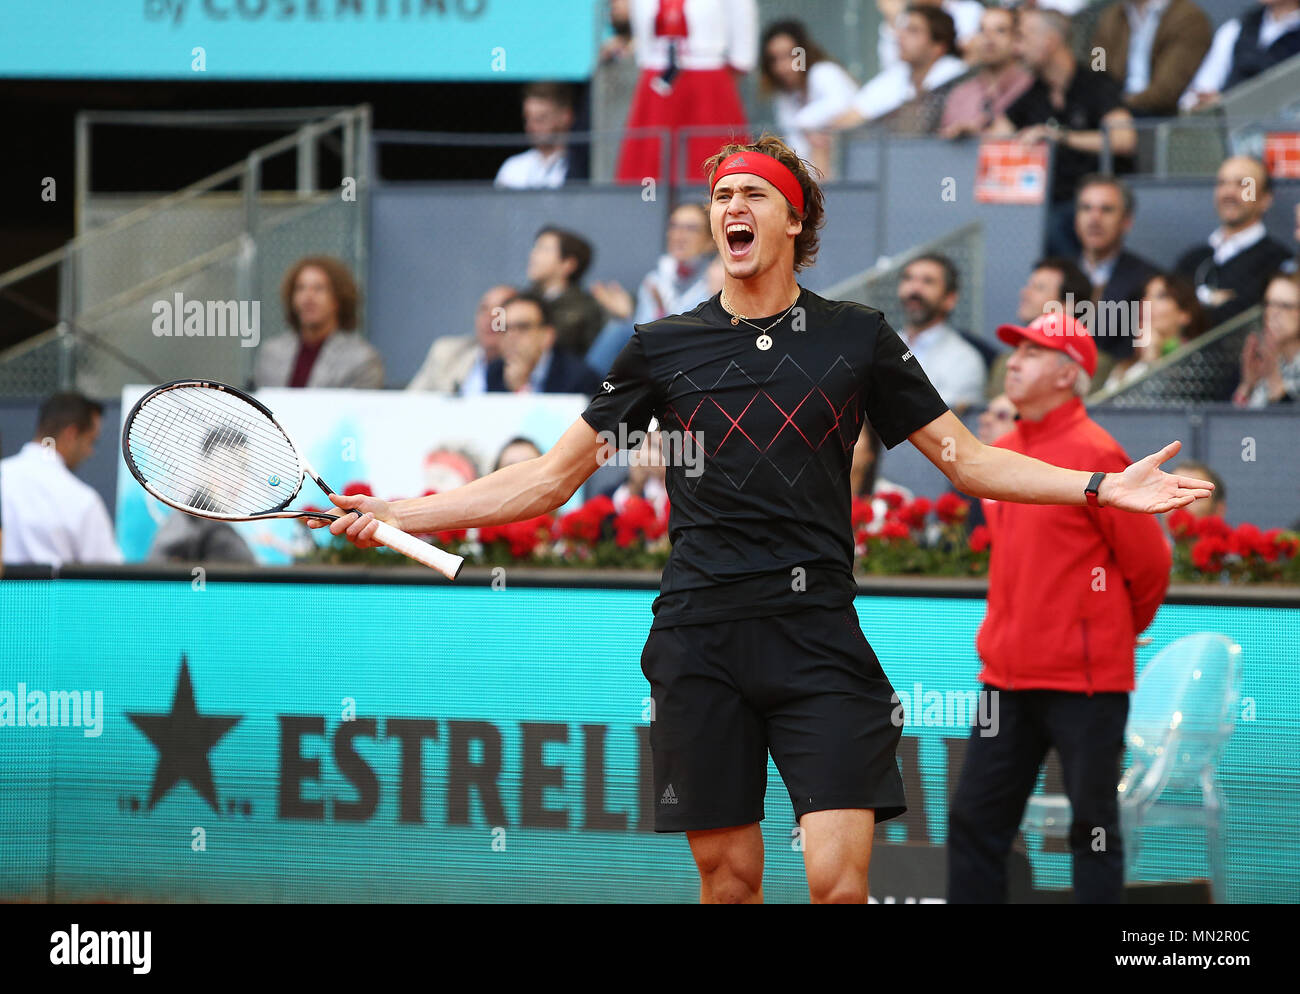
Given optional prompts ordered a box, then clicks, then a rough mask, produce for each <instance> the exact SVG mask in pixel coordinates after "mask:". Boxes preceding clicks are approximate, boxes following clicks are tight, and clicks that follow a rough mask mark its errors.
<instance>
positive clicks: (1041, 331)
mask: <svg viewBox="0 0 1300 994" xmlns="http://www.w3.org/2000/svg"><path fill="white" fill-rule="evenodd" d="M998 338H1000V339H1002V341H1004V342H1006V343H1007V344H1008V345H1012V346H1015V345H1019V344H1020V341H1021V339H1024V338H1028V339H1029V340H1030V341H1031V342H1034V343H1036V344H1038V345H1041V346H1043V348H1047V349H1056V350H1057V351H1058V352H1064V353H1065V354H1066V355H1068V356H1069V357H1070V358H1071V359H1073V360H1074V361H1075V362H1077V363H1078V364H1079V365H1080V366H1082V367H1083V368H1084V371H1085V372H1086V373H1087V374H1088V375H1089V376H1093V375H1095V374H1096V372H1097V343H1096V342H1095V341H1093V338H1092V332H1090V331H1089V330H1088V328H1087V326H1085V325H1084V324H1083V323H1082V322H1080V321H1076V320H1075V319H1074V318H1072V317H1070V315H1068V314H1062V313H1060V312H1057V311H1052V312H1050V313H1048V314H1043V315H1040V316H1039V317H1036V318H1034V320H1032V321H1030V322H1029V325H1028V326H1027V327H1024V328H1022V327H1021V326H1020V325H1018V324H1004V325H1000V326H999V327H998Z"/></svg>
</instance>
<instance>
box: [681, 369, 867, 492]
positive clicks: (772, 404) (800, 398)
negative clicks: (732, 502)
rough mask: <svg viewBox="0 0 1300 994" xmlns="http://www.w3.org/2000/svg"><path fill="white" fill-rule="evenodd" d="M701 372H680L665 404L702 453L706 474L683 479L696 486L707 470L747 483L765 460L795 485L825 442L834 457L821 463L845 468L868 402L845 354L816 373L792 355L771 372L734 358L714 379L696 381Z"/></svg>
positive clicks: (834, 475) (835, 471) (837, 471)
mask: <svg viewBox="0 0 1300 994" xmlns="http://www.w3.org/2000/svg"><path fill="white" fill-rule="evenodd" d="M770 358H771V357H770V356H769V355H764V356H763V358H762V360H761V362H762V365H764V366H768V365H770ZM757 364H758V363H754V365H757ZM700 373H701V371H699V370H697V371H696V373H695V376H694V377H692V376H691V375H688V374H687V373H685V372H679V373H678V375H677V376H676V377H674V378H673V381H672V384H671V387H670V399H669V400H668V401H667V403H666V404H665V416H666V420H668V421H670V422H672V425H671V427H673V428H676V429H678V430H680V431H681V432H682V433H683V437H687V436H689V437H690V438H691V440H692V441H693V442H694V443H695V444H697V445H699V446H700V448H701V449H702V450H703V452H704V457H705V458H704V465H703V472H702V473H701V474H700V475H699V476H698V477H690V476H683V477H682V482H684V483H685V484H686V485H687V486H689V487H691V489H694V488H695V486H696V485H698V483H699V481H700V480H702V479H704V477H705V476H707V475H708V474H709V473H720V474H721V475H722V476H723V477H725V478H726V479H727V480H728V481H729V482H730V483H731V485H732V486H733V487H735V488H736V489H737V490H740V489H743V488H744V487H745V485H746V483H747V482H749V480H750V478H751V476H752V475H753V473H754V471H755V470H756V469H758V468H759V467H760V466H762V465H767V466H770V467H771V468H772V469H773V470H775V472H776V474H777V476H778V477H779V479H781V480H784V481H785V483H786V484H787V485H789V486H794V485H795V483H796V482H797V481H798V480H799V478H800V477H801V476H802V474H803V473H804V472H805V471H806V470H807V468H808V464H809V463H811V462H813V461H814V460H818V455H819V453H821V451H822V449H823V448H824V447H826V446H830V447H831V451H828V452H826V453H825V455H826V456H829V457H830V458H823V459H820V460H818V461H819V462H820V463H821V465H822V466H823V467H824V469H825V471H826V472H827V473H828V475H829V476H830V477H831V479H838V478H839V477H841V476H842V475H843V474H844V473H845V472H846V471H847V462H846V456H847V455H848V454H849V453H850V452H851V451H852V449H853V446H854V443H855V442H856V441H857V437H858V433H859V431H860V430H861V427H862V405H861V392H860V388H859V385H858V381H857V377H856V376H855V375H854V372H853V367H852V366H851V365H850V363H849V361H848V360H847V359H845V358H844V356H842V355H838V356H836V357H835V359H834V360H833V361H832V362H831V364H830V367H829V368H828V369H826V370H825V371H824V372H822V373H821V374H820V375H816V376H814V375H811V374H810V373H809V372H808V371H807V370H805V369H804V368H803V367H802V366H800V365H799V363H798V362H797V361H796V360H795V359H794V357H792V356H791V355H789V354H786V355H784V356H783V357H782V358H781V359H780V361H779V362H778V363H777V364H776V366H775V367H774V368H772V369H771V371H770V372H769V373H767V375H765V376H764V375H763V374H762V373H760V372H757V371H754V372H751V371H749V370H746V369H745V368H744V366H742V365H741V363H740V362H739V361H736V360H732V361H731V362H729V363H728V364H727V366H726V368H725V369H724V370H723V371H722V373H721V375H719V376H718V377H717V379H716V380H714V381H712V382H705V383H701V382H698V380H699V379H700V378H701V376H700ZM762 475H763V485H765V486H766V485H770V483H771V482H772V480H771V479H769V478H768V477H769V476H770V474H766V473H764V474H762Z"/></svg>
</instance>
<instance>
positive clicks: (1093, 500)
mask: <svg viewBox="0 0 1300 994" xmlns="http://www.w3.org/2000/svg"><path fill="white" fill-rule="evenodd" d="M1105 476H1106V474H1105V473H1093V474H1092V479H1090V480H1089V481H1088V485H1087V486H1086V487H1084V488H1083V496H1084V497H1085V498H1086V499H1087V501H1088V506H1089V507H1101V501H1100V500H1099V499H1098V496H1097V491H1098V490H1100V489H1101V481H1102V480H1103V479H1104V478H1105Z"/></svg>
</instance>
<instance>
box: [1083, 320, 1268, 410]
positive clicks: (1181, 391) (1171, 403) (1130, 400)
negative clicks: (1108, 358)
mask: <svg viewBox="0 0 1300 994" xmlns="http://www.w3.org/2000/svg"><path fill="white" fill-rule="evenodd" d="M1261 314H1262V312H1261V310H1260V308H1258V307H1255V308H1252V309H1251V310H1249V311H1246V312H1245V313H1244V314H1239V315H1238V316H1237V317H1235V318H1233V319H1232V320H1231V321H1228V322H1226V323H1225V324H1223V325H1220V326H1219V327H1218V328H1216V329H1215V330H1214V331H1212V332H1210V333H1208V334H1206V335H1202V336H1201V337H1200V338H1198V339H1196V340H1195V341H1193V342H1189V343H1188V344H1187V345H1184V346H1183V347H1182V348H1180V349H1179V350H1178V351H1177V352H1174V353H1172V354H1171V355H1169V356H1168V357H1166V358H1165V359H1164V360H1162V361H1161V362H1159V363H1158V364H1157V365H1156V366H1155V368H1154V369H1152V370H1151V371H1150V372H1149V373H1147V374H1146V375H1144V376H1142V377H1140V378H1139V379H1137V380H1134V381H1133V382H1132V383H1130V384H1127V385H1125V386H1124V387H1122V388H1121V389H1119V390H1117V391H1115V392H1114V393H1111V394H1101V395H1100V396H1098V397H1097V398H1096V400H1095V401H1094V403H1099V404H1107V405H1112V406H1114V407H1186V406H1188V405H1189V404H1204V403H1206V402H1212V401H1226V400H1229V399H1231V397H1232V393H1233V390H1234V389H1235V388H1236V386H1237V384H1238V382H1239V381H1240V379H1241V350H1242V346H1243V345H1244V343H1245V339H1246V336H1247V335H1249V334H1250V333H1251V332H1252V331H1258V330H1259V328H1260V321H1261Z"/></svg>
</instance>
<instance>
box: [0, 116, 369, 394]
mask: <svg viewBox="0 0 1300 994" xmlns="http://www.w3.org/2000/svg"><path fill="white" fill-rule="evenodd" d="M310 113H312V112H310V111H274V112H260V113H259V112H250V113H249V115H248V118H249V123H250V125H251V126H253V127H259V126H262V127H272V126H280V127H282V126H283V122H284V121H286V120H290V121H292V120H297V119H301V118H302V117H303V116H304V115H309V114H310ZM242 114H243V112H237V113H224V112H202V113H198V114H193V115H191V114H158V115H149V114H117V115H112V114H101V113H96V114H86V115H82V117H81V118H79V120H78V136H79V139H78V151H77V160H78V161H77V198H78V203H77V215H78V218H79V226H83V225H84V227H83V230H81V231H80V233H79V234H78V235H77V236H76V237H75V238H73V239H72V240H71V241H69V242H68V243H67V244H66V245H64V246H63V247H62V248H59V249H56V250H54V251H52V252H48V253H46V254H45V255H43V256H41V257H40V258H38V259H34V260H32V261H31V262H29V263H26V264H25V265H23V266H20V267H18V268H16V269H14V270H11V271H10V272H8V273H5V274H0V296H3V297H4V298H5V300H6V301H8V302H9V303H12V304H16V305H17V306H19V307H21V308H23V309H24V310H26V311H27V312H28V313H30V314H33V315H36V316H37V317H38V318H40V319H41V320H42V321H45V322H48V327H47V330H46V331H45V332H43V333H41V334H38V335H36V336H33V337H32V338H29V339H27V340H26V341H24V342H21V343H19V344H18V345H16V346H14V347H12V348H10V349H7V350H5V351H4V352H0V396H39V395H43V394H47V393H50V392H52V391H54V390H58V389H72V388H76V389H80V390H82V391H83V392H85V393H87V394H89V395H91V396H98V397H111V396H116V395H117V394H118V393H119V392H120V390H121V387H122V385H123V384H125V383H127V382H139V381H142V380H143V381H152V382H157V381H159V380H162V379H165V378H168V377H169V376H171V375H176V376H184V375H194V374H195V373H197V372H202V374H203V375H208V376H212V377H213V378H221V377H224V378H227V379H232V380H234V381H235V382H244V381H246V380H247V379H248V376H249V373H250V372H251V369H252V363H253V351H254V350H253V349H251V348H240V347H239V346H238V345H235V344H233V343H231V342H230V341H229V340H228V339H215V338H211V339H210V338H206V337H205V338H187V339H186V343H187V347H186V348H184V349H181V350H177V349H175V348H172V349H170V350H168V349H165V348H160V347H159V338H158V337H157V336H156V335H155V334H153V333H151V323H152V313H153V305H155V304H156V303H157V302H158V300H159V299H160V298H161V299H163V301H164V302H166V301H167V300H169V299H171V297H172V295H174V294H175V293H181V294H182V296H183V297H188V298H189V299H191V300H193V299H199V300H208V301H212V300H231V299H234V300H243V301H259V302H262V303H265V301H263V299H262V298H263V297H264V296H268V295H269V296H271V297H272V300H271V301H270V303H271V304H272V305H274V299H273V297H274V292H275V288H276V285H277V282H278V276H279V274H280V273H281V272H283V270H284V269H285V268H286V267H287V265H288V264H289V263H291V262H292V261H293V258H296V257H298V256H301V255H304V254H308V253H316V252H326V253H328V254H332V255H337V256H340V257H342V258H343V259H344V260H345V261H346V262H347V263H348V264H349V265H350V266H351V267H352V268H353V270H354V271H355V272H364V268H365V263H366V239H367V231H366V209H365V201H366V195H367V192H368V189H369V170H368V154H367V152H368V149H369V145H370V141H369V130H370V111H369V108H368V107H364V106H363V107H357V108H353V109H349V110H342V111H330V112H327V113H326V114H325V116H323V117H321V118H320V119H318V120H312V121H308V123H305V124H301V126H299V127H298V128H297V130H295V131H294V132H293V133H292V134H289V135H286V136H284V137H281V138H279V139H276V140H275V141H272V142H269V143H267V144H265V145H262V146H260V147H258V148H255V149H254V150H252V151H251V152H249V153H248V154H247V155H246V156H245V157H244V159H243V161H242V162H239V163H236V164H234V165H231V166H228V167H226V168H225V169H222V170H220V171H218V172H216V173H213V174H212V175H210V176H207V177H205V178H204V179H201V180H199V181H198V182H195V183H192V184H190V185H189V186H186V187H184V188H183V189H181V190H178V191H175V192H173V193H169V194H166V195H164V196H161V197H156V198H154V199H152V200H150V202H148V203H146V204H144V205H143V206H135V205H134V203H133V201H134V199H135V198H126V199H125V200H122V199H120V198H118V199H114V197H113V195H105V194H97V193H95V192H93V191H92V190H91V189H90V183H89V175H90V162H91V152H90V133H91V126H92V125H102V124H131V125H140V124H144V123H152V124H156V125H158V126H160V127H176V126H193V127H234V126H236V125H237V124H239V122H241V121H243V120H244V119H243V117H242ZM327 142H328V143H330V147H332V149H333V150H334V151H335V152H336V153H337V154H338V157H339V162H340V167H341V176H342V178H341V180H340V183H339V184H337V185H336V184H333V183H331V184H328V186H325V185H322V184H320V183H319V182H318V178H317V177H318V165H319V161H320V150H321V148H322V146H324V145H325V144H326V143H327ZM288 154H295V155H296V157H297V159H296V170H295V180H296V188H295V189H293V190H290V191H278V190H268V189H265V188H264V184H263V177H264V170H265V168H266V166H267V164H268V163H269V162H271V161H273V160H276V159H277V157H280V156H285V155H288ZM231 187H233V189H230V188H231ZM96 215H104V216H105V218H106V219H105V220H104V222H103V223H101V224H98V225H95V226H93V227H92V226H89V221H90V219H91V218H93V217H94V216H96ZM50 274H54V275H55V276H56V277H57V280H58V287H59V289H58V305H57V307H58V312H57V314H54V313H50V312H49V309H48V308H47V307H45V306H43V305H41V304H40V303H39V302H38V301H37V300H34V299H32V298H31V296H29V295H27V294H24V293H22V292H20V288H21V285H22V284H24V283H28V282H29V281H35V280H36V279H38V278H40V277H42V276H46V277H48V276H49V275H50ZM263 310H264V311H265V312H267V313H270V314H274V313H275V308H274V306H271V307H269V308H263ZM260 333H261V329H259V334H260ZM232 346H233V347H232Z"/></svg>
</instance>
